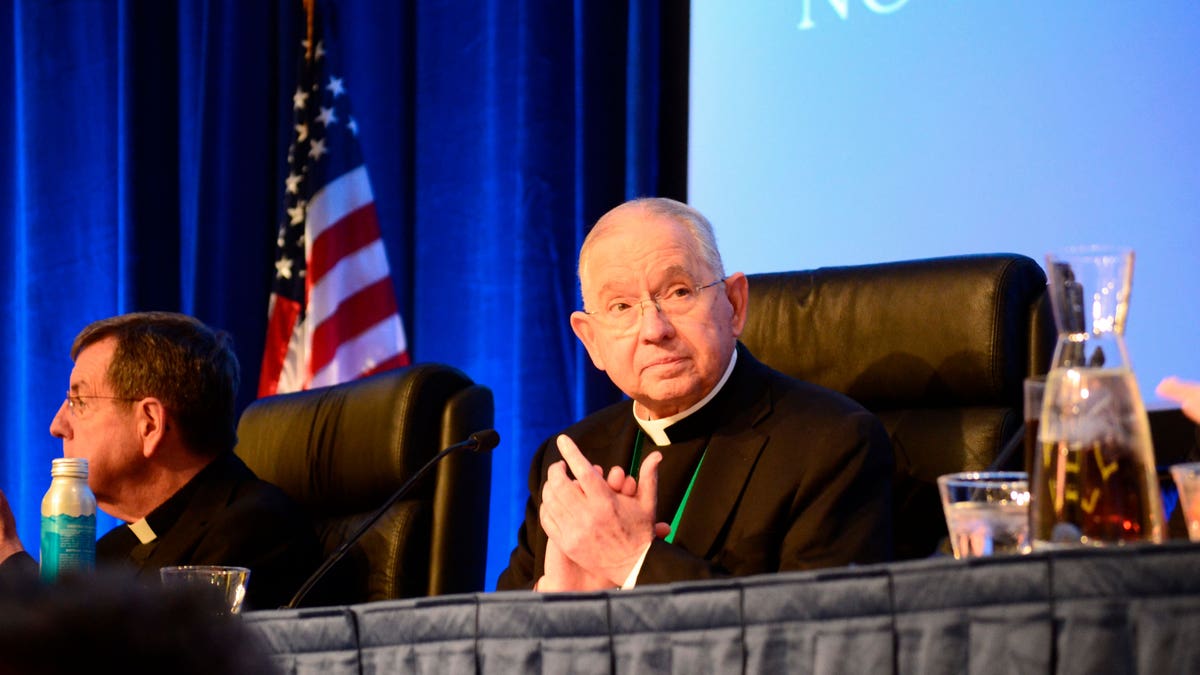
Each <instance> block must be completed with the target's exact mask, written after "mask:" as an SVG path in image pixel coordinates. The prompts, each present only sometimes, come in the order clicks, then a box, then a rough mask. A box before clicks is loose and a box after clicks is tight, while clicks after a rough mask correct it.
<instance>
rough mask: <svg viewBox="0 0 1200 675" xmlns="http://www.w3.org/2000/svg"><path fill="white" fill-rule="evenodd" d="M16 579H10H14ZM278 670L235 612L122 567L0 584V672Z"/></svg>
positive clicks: (182, 674)
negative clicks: (220, 611) (217, 611)
mask: <svg viewBox="0 0 1200 675" xmlns="http://www.w3.org/2000/svg"><path fill="white" fill-rule="evenodd" d="M14 581H15V580H14ZM96 671H99V672H117V673H122V674H124V675H134V674H139V673H172V674H173V675H192V674H195V675H206V674H208V673H230V674H233V675H242V674H243V673H244V674H247V675H249V674H251V673H255V674H257V673H272V672H278V670H277V669H276V668H275V666H274V665H273V664H272V663H271V661H270V657H269V656H268V650H267V648H266V646H265V644H264V643H263V642H261V639H260V638H259V636H258V634H256V633H254V632H253V631H251V630H250V629H249V628H248V627H247V626H246V625H245V624H244V623H243V622H242V621H241V620H240V618H239V617H227V616H218V615H214V613H213V612H212V607H211V605H210V604H208V603H207V602H205V601H204V598H203V596H196V595H193V594H184V593H168V592H166V591H165V590H164V589H162V588H161V587H159V586H157V585H150V584H145V583H141V582H139V581H136V580H135V579H134V578H133V577H132V576H131V575H130V574H129V573H128V571H120V572H118V571H115V570H102V569H98V570H97V571H96V574H95V575H91V574H88V575H75V576H72V575H68V576H64V577H62V578H60V579H59V580H58V581H57V582H56V583H53V584H42V583H40V582H38V580H37V579H36V578H32V579H28V580H24V581H22V583H19V584H17V583H11V584H5V583H0V675H9V674H10V673H12V674H14V675H16V674H20V675H60V674H61V675H67V674H69V673H70V674H75V673H84V672H88V673H90V672H96Z"/></svg>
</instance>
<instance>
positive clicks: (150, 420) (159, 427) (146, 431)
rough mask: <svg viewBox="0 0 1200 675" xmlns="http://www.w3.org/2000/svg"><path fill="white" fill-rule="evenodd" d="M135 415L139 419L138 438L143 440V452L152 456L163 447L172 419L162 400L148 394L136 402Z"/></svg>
mask: <svg viewBox="0 0 1200 675" xmlns="http://www.w3.org/2000/svg"><path fill="white" fill-rule="evenodd" d="M134 417H135V418H136V421H137V432H138V438H140V439H141V440H142V454H143V455H145V456H146V457H150V456H151V455H153V454H154V453H155V452H157V451H158V449H159V447H161V444H162V441H163V439H164V438H165V437H166V434H167V429H168V428H170V419H169V417H170V416H169V415H168V413H167V408H166V406H164V405H163V403H162V401H160V400H158V399H157V398H154V397H153V396H148V397H146V398H143V399H141V400H140V401H138V402H137V403H136V404H135V408H134Z"/></svg>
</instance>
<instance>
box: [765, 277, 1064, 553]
mask: <svg viewBox="0 0 1200 675" xmlns="http://www.w3.org/2000/svg"><path fill="white" fill-rule="evenodd" d="M1045 289H1046V276H1045V273H1044V272H1043V271H1042V269H1041V267H1039V266H1038V264H1037V263H1035V262H1034V261H1033V260H1031V259H1030V258H1027V257H1025V256H1020V255H1011V254H998V255H973V256H958V257H948V258H934V259H927V260H911V261H904V262H893V263H883V264H874V265H858V266H850V267H829V268H821V269H817V270H809V271H799V272H783V273H775V274H756V275H751V276H750V307H749V316H748V319H747V322H746V330H745V334H744V335H743V336H742V341H743V342H744V343H745V344H746V346H747V347H749V348H750V351H752V352H753V353H754V355H755V356H757V357H758V358H759V359H760V360H761V361H763V362H765V363H767V364H770V365H771V366H772V367H774V368H776V369H778V370H781V371H783V372H785V373H788V374H789V375H792V376H794V377H797V378H800V379H803V380H808V381H810V382H815V383H817V384H821V385H824V386H826V387H829V388H830V389H834V390H836V391H840V392H842V393H845V394H847V395H849V396H850V397H851V398H854V399H855V400H857V401H858V402H860V403H861V404H862V405H864V406H865V407H867V408H868V409H869V410H871V411H872V412H874V413H875V414H876V415H878V417H879V418H880V419H881V420H882V421H883V424H884V426H885V427H886V428H887V430H888V432H889V434H890V436H891V439H892V444H893V447H894V450H895V456H896V473H895V482H894V510H893V514H894V517H895V533H896V557H897V558H898V559H907V558H917V557H925V556H928V555H930V554H932V553H934V552H935V550H936V549H937V547H938V543H939V542H940V541H941V539H942V538H943V537H945V536H946V524H945V520H944V518H943V516H942V511H941V505H940V501H939V498H938V494H937V486H936V479H937V477H938V476H939V475H941V474H944V473H950V472H953V471H971V470H981V469H985V468H988V467H990V466H992V465H993V463H994V462H995V461H996V459H997V455H998V454H999V453H1000V451H1001V449H1002V448H1003V447H1004V446H1005V444H1006V443H1007V442H1009V441H1010V440H1013V441H1014V442H1016V439H1015V437H1014V435H1015V434H1016V433H1017V432H1018V431H1019V430H1020V428H1021V425H1022V417H1023V412H1022V408H1023V394H1022V381H1023V380H1024V378H1025V377H1026V376H1028V375H1031V374H1042V373H1045V372H1046V369H1047V366H1048V364H1049V360H1050V356H1051V353H1052V350H1053V348H1054V340H1055V333H1054V324H1053V319H1052V315H1051V313H1050V308H1049V304H1048V302H1047V300H1046V298H1045ZM1009 457H1010V460H1009V461H1008V462H1005V463H1004V464H1005V466H1004V468H1012V469H1020V468H1021V464H1022V462H1023V459H1024V454H1023V452H1021V451H1020V450H1019V448H1018V450H1017V452H1015V453H1013V454H1012V455H1011V456H1009Z"/></svg>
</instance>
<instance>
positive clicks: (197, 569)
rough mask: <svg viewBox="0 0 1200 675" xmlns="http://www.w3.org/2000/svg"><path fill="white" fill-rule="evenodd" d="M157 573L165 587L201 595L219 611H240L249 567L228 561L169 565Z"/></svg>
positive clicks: (247, 580)
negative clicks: (230, 563) (226, 562)
mask: <svg viewBox="0 0 1200 675" xmlns="http://www.w3.org/2000/svg"><path fill="white" fill-rule="evenodd" d="M158 573H159V577H160V578H161V579H162V583H163V587H164V588H166V589H167V590H168V591H171V592H182V593H190V594H192V595H194V596H196V597H198V598H202V599H203V600H204V601H206V602H208V603H210V604H211V605H212V606H213V608H214V611H216V612H217V613H218V614H237V613H238V612H240V611H241V609H242V601H243V600H245V599H246V584H247V583H249V581H250V570H248V569H246V568H245V567H230V566H227V565H170V566H167V567H163V568H162V569H160V570H159V571H158Z"/></svg>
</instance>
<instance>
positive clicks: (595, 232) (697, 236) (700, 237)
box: [577, 197, 725, 283]
mask: <svg viewBox="0 0 1200 675" xmlns="http://www.w3.org/2000/svg"><path fill="white" fill-rule="evenodd" d="M626 208H640V209H642V210H644V211H646V212H648V213H652V214H654V215H656V216H664V217H666V218H670V219H671V220H673V221H674V222H676V223H678V224H680V225H682V226H683V228H684V229H685V230H687V232H688V234H689V235H690V236H691V239H692V244H693V246H694V247H695V253H696V254H697V256H698V257H699V258H700V260H702V261H704V264H705V265H706V266H707V267H708V269H709V271H710V272H712V273H714V274H716V275H717V278H719V279H724V278H725V264H724V263H723V262H721V252H720V251H718V250H717V237H716V235H715V234H713V228H712V223H710V222H708V218H705V217H704V214H702V213H700V212H699V211H697V210H696V209H694V208H692V207H691V206H689V205H687V204H684V203H683V202H679V201H675V200H674V199H668V198H666V197H641V198H639V199H633V200H630V201H627V202H625V203H624V204H621V205H620V206H617V207H616V208H614V209H612V210H611V211H609V212H608V213H606V214H604V215H603V216H601V217H600V220H598V221H596V225H595V227H593V228H592V230H591V232H588V235H587V236H586V237H584V239H583V245H582V246H580V247H579V267H578V269H577V274H578V275H579V278H580V280H581V281H582V279H583V265H584V262H585V260H586V259H587V253H588V249H589V248H591V245H592V243H593V241H595V239H598V238H600V237H601V236H603V229H604V228H602V227H601V225H602V224H603V223H604V220H605V219H606V218H608V217H609V215H610V214H613V213H616V212H617V211H618V210H621V211H623V210H625V209H626ZM707 281H709V280H706V283H707Z"/></svg>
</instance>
